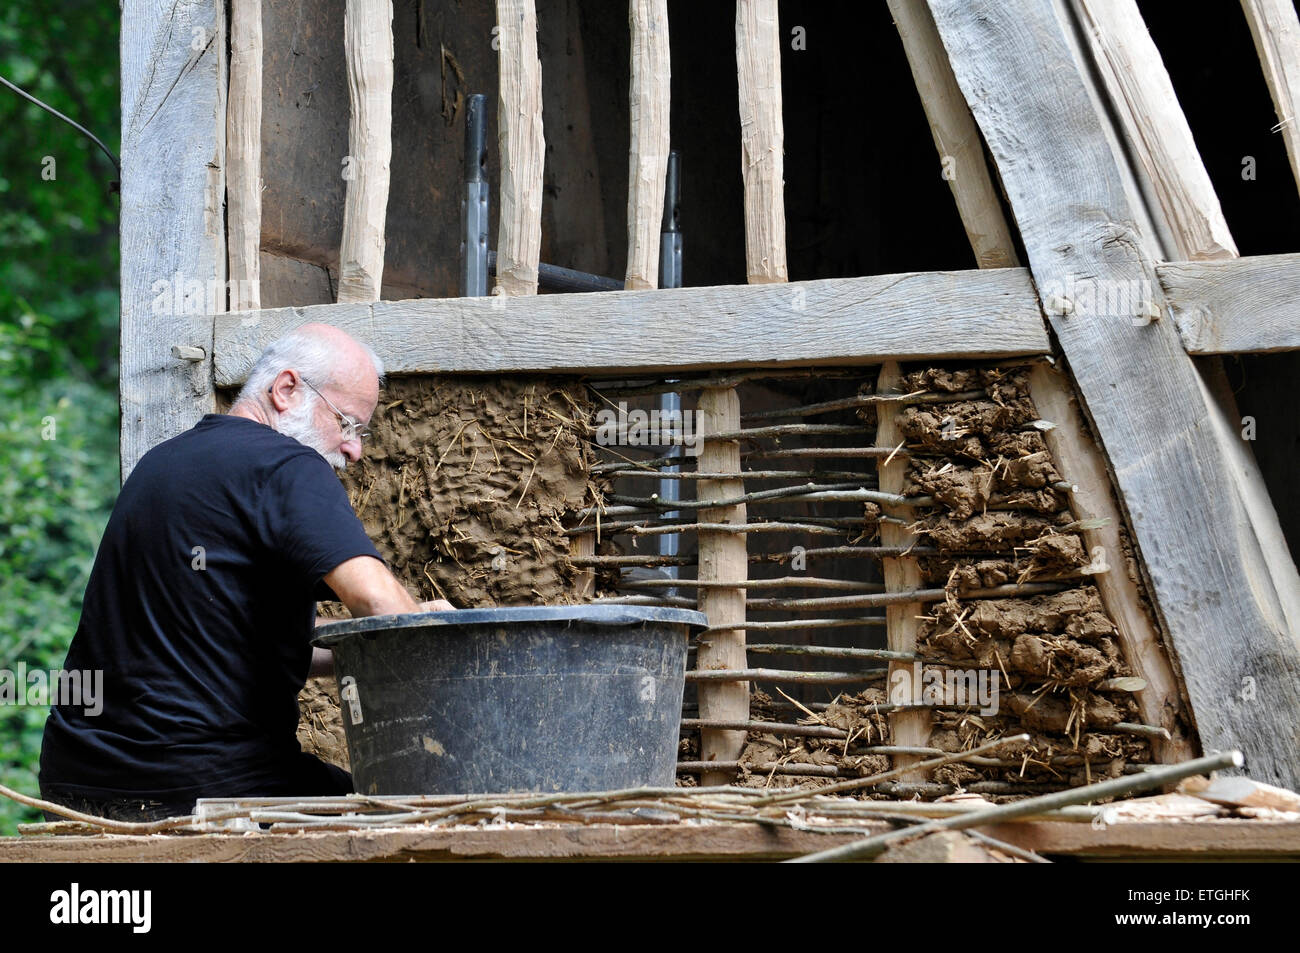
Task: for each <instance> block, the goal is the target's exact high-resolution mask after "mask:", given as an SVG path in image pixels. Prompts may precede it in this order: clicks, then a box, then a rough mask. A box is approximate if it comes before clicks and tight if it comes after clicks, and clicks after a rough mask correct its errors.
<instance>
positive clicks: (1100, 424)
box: [929, 0, 1300, 787]
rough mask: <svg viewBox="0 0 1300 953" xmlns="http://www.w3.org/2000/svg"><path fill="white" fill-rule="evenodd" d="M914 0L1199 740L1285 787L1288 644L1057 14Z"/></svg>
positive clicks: (1024, 4) (1291, 689) (1259, 551)
mask: <svg viewBox="0 0 1300 953" xmlns="http://www.w3.org/2000/svg"><path fill="white" fill-rule="evenodd" d="M929 3H930V9H931V12H932V13H933V15H934V19H935V23H936V26H937V27H938V29H939V33H940V36H941V37H942V38H943V41H944V45H945V47H946V48H947V50H948V56H949V60H950V62H951V64H952V67H953V71H954V73H955V74H956V76H957V81H958V83H959V84H960V85H961V87H962V90H963V91H964V93H965V95H966V99H967V102H968V103H969V104H970V106H971V109H972V111H973V112H974V114H975V118H976V121H977V122H978V123H979V124H980V128H981V129H982V130H983V132H984V138H985V140H986V141H987V142H988V144H989V148H990V151H991V152H992V154H993V157H994V160H995V161H996V162H997V164H998V167H999V169H1000V170H1001V174H1002V181H1003V183H1004V185H1005V187H1006V190H1007V195H1008V198H1009V200H1010V204H1011V209H1012V212H1013V213H1014V214H1015V216H1016V219H1017V222H1018V224H1019V226H1020V233H1021V236H1022V238H1023V240H1024V244H1025V248H1026V252H1027V254H1028V257H1029V263H1030V268H1031V271H1032V272H1033V275H1034V279H1035V282H1036V284H1037V286H1038V289H1039V292H1040V294H1041V295H1042V297H1043V299H1044V301H1045V303H1049V304H1050V307H1049V308H1048V310H1049V311H1050V312H1051V313H1050V321H1051V323H1052V327H1053V330H1054V331H1055V332H1056V335H1057V339H1058V340H1059V341H1060V344H1061V347H1062V350H1063V351H1064V352H1065V355H1066V357H1067V358H1068V360H1069V364H1070V369H1071V371H1072V372H1073V375H1074V377H1075V380H1076V381H1077V382H1078V387H1079V392H1080V395H1081V397H1082V403H1083V407H1084V409H1085V410H1086V412H1087V414H1088V415H1089V416H1090V417H1091V419H1092V421H1093V423H1094V426H1095V430H1096V432H1097V434H1098V436H1099V437H1100V439H1101V442H1102V444H1103V447H1104V449H1105V451H1106V453H1107V455H1108V457H1109V459H1110V461H1111V463H1112V466H1113V470H1114V473H1115V477H1116V482H1117V484H1118V486H1119V488H1120V491H1121V494H1122V498H1123V504H1124V505H1125V506H1126V508H1127V510H1128V513H1129V517H1130V525H1131V526H1132V527H1133V530H1134V535H1135V537H1136V539H1135V542H1136V544H1137V545H1138V547H1139V548H1140V551H1141V553H1142V556H1143V560H1144V563H1145V566H1146V569H1147V571H1148V573H1149V575H1150V578H1151V583H1152V586H1151V589H1150V591H1151V593H1152V595H1153V598H1154V600H1155V602H1156V607H1157V611H1158V612H1159V614H1160V616H1161V618H1162V619H1163V621H1164V623H1165V629H1166V631H1167V632H1168V633H1169V634H1170V637H1171V640H1172V646H1171V648H1172V650H1173V651H1174V653H1175V654H1176V656H1177V658H1178V661H1179V663H1180V665H1181V669H1182V672H1183V675H1184V678H1185V681H1186V684H1187V688H1188V694H1189V696H1190V701H1191V704H1192V709H1193V715H1194V717H1195V719H1196V724H1197V728H1198V729H1199V732H1200V736H1201V742H1202V745H1203V746H1204V747H1205V748H1206V749H1207V750H1209V749H1220V750H1226V749H1228V748H1240V749H1241V750H1242V751H1243V752H1244V753H1245V754H1246V756H1247V759H1248V765H1249V768H1250V770H1251V773H1252V774H1253V775H1255V776H1256V777H1260V778H1262V779H1265V780H1268V781H1270V782H1273V783H1280V784H1282V786H1284V787H1294V786H1295V785H1296V784H1297V783H1300V758H1297V751H1298V750H1300V652H1298V651H1297V647H1296V644H1295V642H1294V641H1293V640H1292V637H1291V634H1290V632H1289V631H1288V630H1287V622H1286V617H1285V613H1284V610H1283V606H1282V605H1281V603H1280V600H1279V598H1278V596H1277V594H1276V592H1274V591H1273V589H1272V585H1271V580H1270V576H1269V571H1268V566H1267V560H1266V558H1265V555H1264V553H1263V547H1262V544H1261V541H1260V536H1259V532H1258V531H1257V530H1256V528H1255V527H1254V526H1253V525H1252V522H1251V520H1250V518H1249V515H1248V512H1247V509H1246V507H1245V505H1244V504H1243V501H1242V500H1241V498H1240V496H1239V494H1238V490H1237V487H1236V484H1235V480H1234V477H1233V474H1232V472H1231V466H1232V463H1231V461H1230V459H1229V458H1228V456H1227V454H1226V452H1225V450H1224V448H1223V447H1222V446H1221V445H1220V443H1219V442H1218V439H1217V437H1216V436H1215V434H1214V433H1213V423H1212V421H1213V417H1214V415H1215V413H1216V411H1215V409H1214V408H1211V407H1209V406H1207V402H1206V399H1205V396H1204V395H1203V394H1202V392H1201V386H1202V385H1201V381H1200V378H1199V375H1198V374H1197V372H1196V369H1195V367H1193V365H1192V363H1191V359H1190V358H1189V357H1188V356H1187V354H1186V352H1185V351H1184V350H1183V348H1182V345H1181V341H1180V340H1179V338H1178V334H1177V331H1176V329H1175V328H1174V327H1172V323H1171V322H1168V321H1150V320H1149V315H1150V313H1151V312H1152V311H1154V310H1155V309H1163V306H1164V299H1163V291H1162V290H1161V288H1160V286H1159V282H1158V281H1157V280H1156V277H1155V271H1154V267H1153V265H1152V262H1151V260H1150V259H1149V257H1147V256H1146V255H1145V254H1144V253H1143V241H1142V238H1141V236H1139V235H1137V234H1135V233H1134V232H1133V231H1132V229H1131V228H1130V227H1129V226H1127V225H1126V224H1125V223H1128V222H1133V221H1135V220H1136V217H1137V215H1136V213H1135V211H1134V210H1133V209H1132V208H1131V207H1130V205H1129V203H1128V200H1127V197H1126V195H1125V192H1124V187H1123V183H1122V172H1121V171H1120V168H1119V166H1118V164H1117V162H1116V159H1115V156H1114V154H1113V153H1112V151H1111V148H1110V146H1109V144H1108V142H1107V140H1106V136H1105V132H1104V129H1103V128H1102V125H1101V122H1100V121H1099V118H1098V115H1097V109H1096V107H1095V106H1094V101H1093V99H1092V94H1091V92H1090V91H1089V89H1088V88H1087V86H1086V83H1085V80H1084V77H1083V76H1082V75H1081V73H1080V67H1079V65H1078V63H1077V62H1076V60H1075V59H1074V56H1073V54H1072V53H1071V50H1070V46H1069V43H1068V42H1067V39H1066V37H1065V35H1064V33H1063V29H1062V25H1061V23H1060V21H1059V20H1058V19H1057V14H1056V11H1055V9H1054V8H1053V6H1052V4H1050V3H1046V2H1035V0H1006V2H1003V3H992V2H990V0H929ZM1120 291H1124V293H1125V295H1127V296H1128V297H1127V298H1121V296H1120V294H1119V292H1120ZM1134 292H1136V296H1135V295H1134ZM1099 301H1105V302H1107V303H1106V304H1105V305H1104V306H1100V307H1099V306H1098V302H1099ZM1072 304H1073V305H1074V307H1073V308H1071V305H1072ZM1066 312H1069V313H1068V314H1067V313H1066Z"/></svg>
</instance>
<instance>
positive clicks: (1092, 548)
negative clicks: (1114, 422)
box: [1029, 364, 1196, 762]
mask: <svg viewBox="0 0 1300 953" xmlns="http://www.w3.org/2000/svg"><path fill="white" fill-rule="evenodd" d="M1029 390H1030V394H1031V396H1032V398H1033V401H1034V407H1035V408H1036V409H1037V410H1038V415H1039V416H1040V417H1041V418H1043V419H1044V420H1050V421H1051V422H1052V423H1053V424H1055V425H1056V426H1055V427H1053V428H1052V429H1051V430H1047V431H1045V432H1044V433H1043V440H1044V441H1045V442H1046V443H1047V449H1048V450H1050V451H1051V452H1052V459H1053V460H1054V461H1055V462H1056V465H1057V468H1058V469H1059V470H1060V471H1061V474H1062V475H1063V476H1064V477H1065V478H1066V479H1067V480H1068V481H1070V482H1071V483H1073V484H1074V485H1075V489H1074V490H1073V491H1072V492H1071V493H1070V513H1071V515H1073V516H1074V518H1075V519H1076V520H1080V521H1082V522H1084V523H1085V525H1086V526H1088V528H1087V529H1081V530H1079V536H1080V538H1081V539H1082V540H1083V545H1084V547H1085V548H1086V549H1087V551H1088V553H1089V555H1091V556H1092V557H1093V559H1094V564H1095V563H1096V559H1097V557H1098V556H1100V557H1101V559H1102V561H1103V562H1104V563H1105V565H1106V566H1107V567H1108V568H1107V569H1106V570H1105V571H1104V572H1100V573H1098V574H1096V575H1094V576H1093V577H1092V582H1093V584H1094V585H1096V587H1097V591H1098V594H1099V595H1100V596H1101V601H1102V605H1104V606H1105V607H1106V612H1107V614H1108V615H1109V616H1110V619H1111V621H1112V622H1114V623H1115V626H1116V628H1117V629H1118V639H1119V643H1120V645H1121V647H1122V648H1123V652H1124V660H1125V661H1126V662H1128V664H1129V667H1130V668H1132V669H1133V674H1134V675H1136V676H1137V677H1138V678H1141V679H1144V680H1145V681H1146V683H1147V684H1146V688H1144V689H1142V691H1140V692H1138V693H1137V694H1136V695H1135V696H1134V697H1135V698H1136V700H1137V703H1138V711H1139V712H1140V713H1141V717H1142V723H1143V724H1146V725H1156V726H1157V727H1160V728H1164V729H1165V730H1166V731H1168V732H1169V734H1170V740H1168V741H1165V740H1163V739H1160V738H1152V739H1151V750H1152V752H1153V754H1154V755H1155V757H1156V760H1157V761H1161V762H1176V761H1190V760H1191V759H1192V758H1194V757H1196V746H1195V743H1194V740H1193V739H1191V738H1189V737H1188V736H1187V732H1186V731H1185V729H1184V723H1185V722H1186V721H1187V712H1186V710H1185V707H1184V705H1183V702H1182V699H1183V687H1182V686H1181V685H1180V684H1179V680H1178V676H1177V674H1176V673H1175V672H1174V668H1173V665H1172V664H1171V663H1170V660H1169V653H1168V652H1166V651H1165V647H1164V646H1163V645H1162V644H1161V639H1160V630H1159V628H1158V627H1157V626H1156V624H1155V621H1154V620H1153V619H1152V618H1151V617H1150V616H1149V615H1148V614H1147V612H1146V610H1145V609H1144V608H1143V599H1142V594H1141V591H1140V589H1139V587H1138V581H1137V574H1136V569H1137V567H1136V566H1134V567H1132V568H1130V566H1129V560H1128V555H1127V553H1126V552H1125V548H1124V543H1123V540H1122V538H1121V536H1120V527H1121V526H1122V525H1123V520H1124V518H1123V515H1122V513H1121V512H1120V509H1119V506H1118V504H1116V502H1115V495H1114V493H1113V492H1112V490H1111V479H1110V474H1109V473H1108V472H1107V471H1106V460H1105V458H1104V457H1103V456H1102V454H1101V453H1100V451H1098V449H1097V445H1096V443H1094V442H1093V439H1092V437H1091V435H1090V434H1089V433H1088V427H1087V424H1086V423H1085V422H1084V420H1083V415H1082V414H1081V413H1080V412H1079V406H1078V401H1077V400H1076V399H1075V397H1074V395H1073V393H1072V390H1073V388H1072V386H1071V384H1070V382H1069V380H1068V379H1067V378H1066V377H1065V375H1064V374H1062V373H1061V372H1060V371H1058V370H1056V369H1054V368H1050V367H1048V366H1047V365H1046V364H1036V365H1034V367H1033V368H1032V369H1031V370H1030V372H1029Z"/></svg>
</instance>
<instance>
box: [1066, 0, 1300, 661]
mask: <svg viewBox="0 0 1300 953" xmlns="http://www.w3.org/2000/svg"><path fill="white" fill-rule="evenodd" d="M1075 4H1076V7H1082V8H1083V10H1084V12H1083V16H1082V19H1083V21H1084V26H1085V28H1086V29H1088V30H1089V31H1090V33H1091V36H1092V39H1093V46H1094V49H1095V50H1097V54H1096V57H1095V58H1096V60H1097V61H1098V62H1099V64H1100V65H1099V72H1100V74H1101V78H1102V82H1103V84H1104V85H1105V91H1106V94H1107V96H1106V98H1107V101H1108V102H1109V104H1110V105H1111V109H1112V112H1113V114H1114V115H1115V117H1116V121H1117V123H1118V125H1119V131H1120V132H1121V134H1122V135H1124V136H1125V137H1126V138H1127V140H1128V142H1129V149H1128V153H1127V154H1128V155H1132V156H1135V157H1136V160H1137V162H1138V163H1139V164H1140V165H1141V167H1142V173H1143V179H1144V181H1145V184H1146V187H1145V189H1144V191H1143V194H1144V195H1147V196H1150V197H1151V198H1149V199H1148V202H1149V204H1150V209H1149V211H1150V215H1151V220H1152V222H1153V223H1154V224H1155V227H1156V229H1157V230H1158V231H1159V232H1160V234H1161V235H1163V236H1165V243H1166V253H1167V254H1168V253H1172V254H1173V255H1176V256H1177V257H1180V258H1191V257H1198V256H1201V257H1217V258H1236V257H1237V250H1236V245H1235V244H1234V243H1233V241H1232V235H1231V233H1230V231H1229V229H1228V223H1227V221H1226V220H1225V219H1224V217H1223V211H1222V209H1221V208H1220V207H1219V200H1218V197H1217V196H1216V195H1215V194H1214V190H1213V188H1212V187H1211V186H1210V182H1209V176H1208V175H1207V174H1206V172H1205V166H1204V164H1203V163H1202V162H1201V158H1200V156H1199V154H1198V153H1197V151H1196V145H1195V143H1194V142H1193V141H1192V137H1191V131H1190V130H1189V129H1188V127H1187V122H1186V120H1185V119H1184V117H1183V115H1182V110H1181V109H1179V107H1178V101H1177V99H1176V98H1174V95H1173V89H1172V86H1171V85H1170V84H1169V78H1168V76H1167V75H1165V72H1164V68H1163V66H1162V65H1161V64H1160V54H1159V52H1158V51H1157V50H1156V48H1155V45H1154V44H1153V43H1152V42H1151V38H1150V36H1149V34H1148V33H1147V31H1146V27H1145V25H1144V24H1143V23H1142V18H1141V16H1140V14H1139V13H1138V11H1137V8H1136V6H1135V5H1134V4H1133V2H1132V0H1116V2H1114V3H1107V4H1102V3H1098V2H1096V0H1075ZM1130 74H1135V75H1136V76H1137V81H1135V79H1134V75H1130ZM1143 254H1144V255H1145V256H1146V257H1147V258H1157V257H1160V256H1159V254H1158V252H1157V250H1156V248H1155V242H1154V241H1150V242H1149V243H1148V247H1146V248H1144V249H1143ZM1158 271H1159V268H1158V266H1157V272H1158ZM1151 302H1152V308H1151V310H1150V311H1149V312H1148V314H1149V315H1154V314H1156V313H1158V312H1156V311H1155V310H1154V308H1155V300H1154V297H1153V298H1152V299H1151ZM1166 310H1167V309H1166ZM1264 320H1265V321H1268V320H1271V315H1266V316H1265V317H1264ZM1198 371H1199V374H1197V375H1194V380H1195V381H1196V383H1197V384H1199V385H1201V392H1202V397H1203V399H1204V401H1205V406H1206V407H1207V408H1208V410H1209V413H1208V415H1207V416H1208V419H1209V421H1210V423H1211V425H1212V430H1213V434H1214V438H1215V439H1216V440H1217V441H1218V444H1219V447H1220V449H1221V451H1222V453H1223V457H1224V459H1225V461H1226V462H1227V464H1228V472H1229V474H1230V475H1231V477H1232V479H1233V480H1234V482H1235V484H1236V487H1237V492H1238V494H1239V498H1240V500H1241V502H1242V506H1243V509H1244V511H1245V514H1246V517H1247V519H1248V520H1249V522H1250V524H1251V525H1252V526H1253V527H1254V530H1255V533H1256V535H1257V537H1258V540H1259V545H1260V551H1261V554H1262V557H1263V560H1264V565H1265V568H1266V570H1267V572H1268V574H1269V578H1268V580H1267V581H1268V584H1269V585H1271V587H1272V588H1273V590H1274V591H1275V592H1276V594H1277V598H1278V602H1279V604H1280V605H1281V607H1282V610H1283V612H1284V613H1285V615H1286V618H1287V625H1288V628H1289V629H1290V631H1291V634H1292V635H1293V636H1294V637H1295V638H1296V640H1297V644H1300V576H1297V574H1296V568H1295V562H1294V560H1293V559H1292V558H1291V553H1290V551H1289V550H1288V548H1287V544H1286V539H1285V537H1284V535H1283V533H1282V528H1281V525H1280V523H1279V522H1278V518H1277V511H1276V509H1275V507H1274V506H1273V503H1272V501H1271V500H1270V498H1269V494H1268V488H1267V487H1266V486H1265V485H1264V481H1263V479H1262V477H1261V476H1260V474H1259V468H1258V466H1257V465H1256V463H1255V459H1254V455H1253V454H1252V453H1251V451H1250V444H1249V443H1248V442H1246V441H1245V440H1243V439H1242V438H1241V434H1240V433H1239V424H1240V421H1241V419H1242V418H1241V411H1240V410H1239V409H1238V408H1237V404H1236V399H1235V397H1234V395H1233V393H1232V390H1231V388H1230V387H1229V386H1228V385H1227V379H1226V376H1225V374H1224V369H1223V366H1222V362H1220V361H1216V360H1213V359H1206V360H1203V361H1201V362H1200V363H1199V366H1198Z"/></svg>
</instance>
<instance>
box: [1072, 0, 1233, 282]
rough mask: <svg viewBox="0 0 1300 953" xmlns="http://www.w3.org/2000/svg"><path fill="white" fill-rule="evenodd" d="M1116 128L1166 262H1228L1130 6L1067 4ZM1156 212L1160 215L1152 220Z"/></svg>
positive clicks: (1195, 156) (1168, 94) (1225, 234)
mask: <svg viewBox="0 0 1300 953" xmlns="http://www.w3.org/2000/svg"><path fill="white" fill-rule="evenodd" d="M1072 2H1073V6H1074V9H1075V11H1076V13H1077V14H1078V17H1079V20H1080V22H1081V24H1082V25H1083V28H1084V33H1085V35H1086V36H1087V39H1088V41H1089V44H1090V46H1091V49H1092V54H1093V62H1095V63H1096V65H1097V71H1098V73H1099V75H1100V78H1101V81H1102V83H1103V84H1104V85H1105V87H1106V90H1107V92H1108V93H1109V94H1110V95H1109V100H1110V102H1111V103H1112V104H1113V105H1114V107H1115V109H1116V112H1117V118H1118V120H1119V123H1120V126H1121V127H1122V128H1123V130H1124V131H1125V132H1126V133H1127V135H1128V137H1129V140H1130V142H1131V143H1132V146H1133V148H1132V152H1133V154H1134V155H1135V156H1136V157H1137V159H1138V161H1139V162H1140V163H1141V165H1142V168H1143V170H1144V171H1145V173H1146V177H1147V181H1148V182H1149V183H1150V184H1151V186H1152V192H1153V193H1154V195H1153V199H1154V203H1153V204H1154V205H1155V206H1156V208H1155V209H1153V218H1158V217H1161V215H1162V217H1163V219H1164V221H1165V222H1166V223H1167V224H1168V225H1169V231H1170V232H1171V233H1172V234H1171V238H1172V241H1173V245H1174V247H1173V248H1171V249H1169V253H1170V255H1169V257H1176V258H1180V259H1187V260H1192V261H1195V260H1200V259H1211V258H1235V257H1236V255H1237V245H1236V243H1235V242H1234V241H1233V240H1232V235H1231V233H1229V231H1228V225H1227V222H1225V221H1224V218H1223V212H1222V210H1221V209H1220V207H1219V197H1218V195H1216V194H1215V191H1214V186H1213V185H1211V184H1210V176H1209V175H1208V174H1207V173H1206V171H1205V164H1204V163H1203V162H1202V161H1201V156H1200V153H1199V152H1198V151H1197V149H1196V142H1195V141H1194V140H1193V139H1192V130H1191V127H1190V126H1188V125H1187V119H1186V117H1185V116H1184V115H1183V110H1182V108H1181V107H1180V106H1179V105H1178V97H1177V96H1176V95H1175V93H1174V84H1173V83H1172V82H1170V80H1169V73H1168V71H1167V70H1166V69H1165V64H1164V62H1163V61H1162V60H1161V58H1160V51H1159V50H1158V49H1156V44H1155V42H1154V41H1153V40H1152V39H1151V34H1150V33H1149V32H1148V31H1147V27H1146V23H1144V22H1143V20H1142V14H1141V13H1140V12H1139V11H1138V7H1137V2H1136V0H1072ZM1157 212H1158V213H1160V215H1157Z"/></svg>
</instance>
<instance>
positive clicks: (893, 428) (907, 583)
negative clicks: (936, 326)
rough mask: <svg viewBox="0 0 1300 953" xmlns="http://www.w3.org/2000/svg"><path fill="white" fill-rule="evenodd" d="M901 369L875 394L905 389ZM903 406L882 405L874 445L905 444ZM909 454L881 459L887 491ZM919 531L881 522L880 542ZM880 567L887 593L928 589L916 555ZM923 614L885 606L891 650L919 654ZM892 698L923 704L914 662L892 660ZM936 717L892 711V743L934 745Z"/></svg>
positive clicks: (894, 487) (909, 607) (880, 381)
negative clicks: (898, 675) (886, 460)
mask: <svg viewBox="0 0 1300 953" xmlns="http://www.w3.org/2000/svg"><path fill="white" fill-rule="evenodd" d="M902 378H903V374H902V371H901V370H900V369H899V366H898V362H897V361H886V362H885V364H884V366H882V367H881V368H880V375H879V376H878V377H877V378H876V393H878V394H897V393H899V392H900V391H901V390H902ZM901 411H902V407H901V406H900V405H898V404H893V405H891V404H885V405H883V406H881V407H879V408H878V411H877V413H878V415H879V416H878V419H877V422H876V446H877V447H888V448H889V449H890V450H893V449H894V448H895V447H897V446H899V445H901V444H902V443H903V435H902V433H901V431H900V429H899V426H898V414H899V413H900V412H901ZM907 463H908V461H907V458H906V457H904V456H901V455H900V456H895V457H894V459H893V460H890V461H889V463H888V464H886V463H884V461H883V460H882V461H880V466H879V474H880V476H879V483H880V489H881V491H883V492H885V493H902V492H903V485H904V484H905V483H906V482H907ZM917 541H918V540H917V536H916V534H915V533H914V532H913V531H912V530H911V529H910V528H909V527H907V526H899V525H898V524H897V523H881V524H880V544H881V545H882V546H913V545H915V544H916V543H917ZM880 562H881V569H882V573H883V575H884V579H885V589H886V590H887V591H888V592H898V591H900V590H917V589H924V588H925V580H924V579H922V577H921V564H920V562H919V561H918V560H917V558H916V557H915V556H900V557H896V558H893V557H891V558H886V559H882V560H881V561H880ZM922 615H925V607H924V606H922V605H921V603H919V602H904V603H900V604H898V605H890V606H886V607H885V625H886V639H887V642H888V648H889V649H890V651H893V652H907V653H909V654H911V653H915V652H916V633H917V632H918V631H919V630H920V628H921V622H920V620H919V618H918V616H922ZM895 673H902V676H903V677H902V678H900V679H899V690H898V691H895V690H894V677H895ZM886 684H887V685H888V686H889V688H888V691H889V701H890V702H891V703H899V704H905V703H908V702H919V701H921V699H920V698H915V697H913V692H912V688H913V685H914V684H915V680H914V679H913V678H912V663H911V662H890V663H889V678H888V679H887V680H886ZM933 721H934V716H933V715H932V714H931V713H930V712H928V711H896V712H890V714H889V725H890V729H891V730H892V732H893V736H894V737H893V741H892V744H896V745H907V746H919V747H924V746H926V745H928V744H929V743H930V727H931V724H932V723H933ZM924 760H925V756H924V755H895V756H894V766H895V767H904V766H907V765H910V764H915V763H916V762H918V761H924ZM927 775H928V772H927V771H926V770H925V769H921V770H919V771H917V770H912V771H908V772H907V773H906V774H904V775H902V777H903V779H904V780H914V781H924V780H926V778H927Z"/></svg>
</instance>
